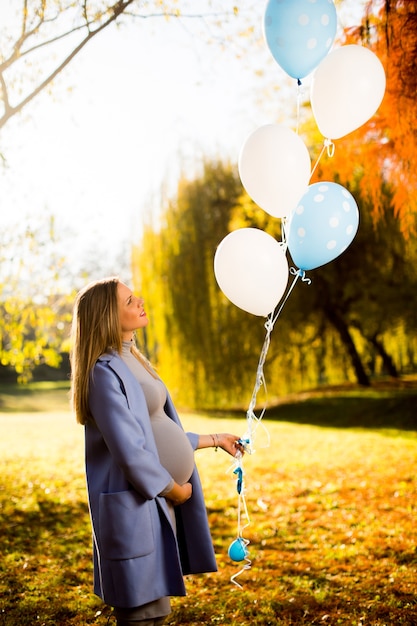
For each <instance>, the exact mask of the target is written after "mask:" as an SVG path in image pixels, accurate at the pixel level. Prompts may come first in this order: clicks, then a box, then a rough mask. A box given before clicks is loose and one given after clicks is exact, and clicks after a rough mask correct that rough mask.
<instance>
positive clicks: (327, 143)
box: [310, 139, 334, 180]
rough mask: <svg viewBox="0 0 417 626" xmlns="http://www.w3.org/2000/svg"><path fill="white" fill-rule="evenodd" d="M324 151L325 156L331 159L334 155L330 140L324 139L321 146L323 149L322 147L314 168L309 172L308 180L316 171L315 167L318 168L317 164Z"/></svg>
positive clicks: (332, 144)
mask: <svg viewBox="0 0 417 626" xmlns="http://www.w3.org/2000/svg"><path fill="white" fill-rule="evenodd" d="M325 150H327V156H328V157H329V158H332V156H333V155H334V143H333V141H332V140H331V139H325V140H324V144H323V147H322V149H321V151H320V154H319V156H318V157H317V161H316V162H315V164H314V167H313V169H312V170H311V174H310V180H311V179H312V178H313V174H314V172H315V171H316V169H317V166H318V164H319V162H320V159H321V157H322V156H323V154H324V151H325Z"/></svg>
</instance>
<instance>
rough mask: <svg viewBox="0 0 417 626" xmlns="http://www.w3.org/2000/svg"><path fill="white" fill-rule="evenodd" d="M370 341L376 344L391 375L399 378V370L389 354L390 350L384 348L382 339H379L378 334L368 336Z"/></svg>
mask: <svg viewBox="0 0 417 626" xmlns="http://www.w3.org/2000/svg"><path fill="white" fill-rule="evenodd" d="M368 340H369V342H370V343H371V344H372V345H373V346H374V348H375V350H376V351H377V353H378V354H379V356H380V357H381V359H382V363H383V365H384V369H385V371H386V372H387V374H388V375H389V376H392V377H393V378H399V375H398V370H397V368H396V367H395V363H394V361H393V359H392V357H391V356H390V355H389V354H388V352H387V351H386V350H385V348H384V344H383V343H382V341H379V339H378V338H377V336H376V335H374V336H373V337H368Z"/></svg>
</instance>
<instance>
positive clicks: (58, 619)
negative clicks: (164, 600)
mask: <svg viewBox="0 0 417 626" xmlns="http://www.w3.org/2000/svg"><path fill="white" fill-rule="evenodd" d="M1 504H2V506H1V512H2V515H1V516H0V535H1V538H2V559H1V564H0V572H1V577H0V597H1V601H0V626H12V625H15V626H17V625H19V626H26V625H29V624H30V625H33V624H44V625H48V626H50V625H57V626H58V625H59V626H61V625H65V624H68V625H69V624H73V625H76V624H77V625H81V624H90V623H91V624H93V623H99V622H98V620H97V619H96V617H98V616H101V620H102V622H101V623H104V622H103V620H104V617H103V615H102V614H101V613H100V611H98V607H99V608H100V609H101V608H102V607H101V603H100V601H99V600H98V599H96V598H95V596H93V594H92V580H93V575H92V564H91V531H90V521H89V516H88V508H87V505H86V504H84V503H83V502H75V503H68V502H62V501H59V500H56V499H53V498H51V499H48V498H47V497H46V496H41V495H40V496H39V497H38V498H37V503H36V505H35V506H31V510H22V509H21V508H20V509H19V508H18V505H19V503H18V502H16V505H17V506H16V507H15V508H14V510H13V512H12V511H8V510H7V509H8V506H7V503H5V502H2V503H1Z"/></svg>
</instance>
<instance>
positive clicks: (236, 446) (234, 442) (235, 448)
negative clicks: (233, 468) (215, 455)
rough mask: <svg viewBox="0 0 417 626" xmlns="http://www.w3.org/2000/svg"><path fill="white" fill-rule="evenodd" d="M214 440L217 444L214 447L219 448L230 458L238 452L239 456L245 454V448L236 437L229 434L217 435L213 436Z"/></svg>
mask: <svg viewBox="0 0 417 626" xmlns="http://www.w3.org/2000/svg"><path fill="white" fill-rule="evenodd" d="M216 438H217V439H216ZM214 439H215V441H216V442H217V443H216V446H215V447H219V448H221V449H222V450H224V451H225V452H228V453H229V454H231V455H232V456H236V455H237V453H238V452H240V454H242V455H243V454H245V448H244V446H243V445H242V444H241V443H240V437H238V436H237V435H231V434H230V433H219V434H215V435H214Z"/></svg>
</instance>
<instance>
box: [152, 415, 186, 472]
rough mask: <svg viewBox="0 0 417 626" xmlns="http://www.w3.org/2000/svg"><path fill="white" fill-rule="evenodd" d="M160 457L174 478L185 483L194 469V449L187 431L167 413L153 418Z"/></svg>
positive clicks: (153, 428) (153, 427)
mask: <svg viewBox="0 0 417 626" xmlns="http://www.w3.org/2000/svg"><path fill="white" fill-rule="evenodd" d="M151 425H152V430H153V434H154V437H155V443H156V447H157V449H158V454H159V459H160V461H161V463H162V465H163V466H164V467H165V469H166V470H167V471H168V472H169V473H170V474H171V476H172V478H173V479H174V480H175V481H176V482H177V483H179V484H180V485H183V484H184V483H186V482H188V481H189V480H190V477H191V474H192V473H193V469H194V450H193V448H192V446H191V443H190V441H189V439H188V437H187V435H186V434H185V432H184V431H183V430H182V429H181V428H180V427H179V426H178V424H176V423H175V422H173V421H172V419H170V418H169V417H168V416H167V415H155V416H153V417H152V419H151Z"/></svg>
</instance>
